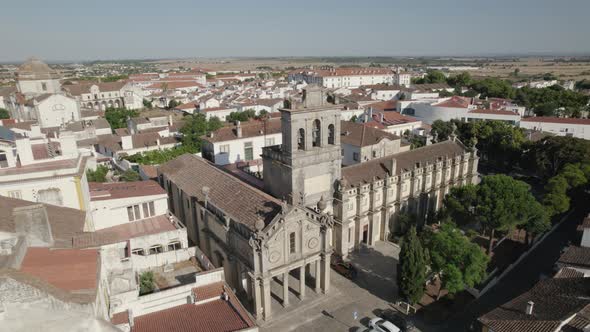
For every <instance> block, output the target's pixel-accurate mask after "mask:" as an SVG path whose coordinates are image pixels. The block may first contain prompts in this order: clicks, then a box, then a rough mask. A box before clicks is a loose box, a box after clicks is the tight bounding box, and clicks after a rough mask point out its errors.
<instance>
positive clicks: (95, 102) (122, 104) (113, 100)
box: [63, 82, 144, 111]
mask: <svg viewBox="0 0 590 332" xmlns="http://www.w3.org/2000/svg"><path fill="white" fill-rule="evenodd" d="M63 88H64V90H66V91H68V93H69V94H71V95H72V96H74V97H75V98H76V100H77V101H78V102H79V103H80V105H82V106H83V107H85V108H88V109H94V110H102V111H104V110H106V109H107V108H108V107H116V108H127V109H132V110H136V109H141V108H143V96H144V92H143V90H142V89H141V88H140V87H139V86H136V85H133V84H131V83H126V82H104V83H81V84H74V85H64V86H63Z"/></svg>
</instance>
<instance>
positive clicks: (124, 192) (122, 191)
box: [88, 180, 166, 201]
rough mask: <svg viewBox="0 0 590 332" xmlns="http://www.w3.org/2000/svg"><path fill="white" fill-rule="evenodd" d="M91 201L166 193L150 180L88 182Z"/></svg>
mask: <svg viewBox="0 0 590 332" xmlns="http://www.w3.org/2000/svg"><path fill="white" fill-rule="evenodd" d="M88 187H89V189H90V200H91V201H105V200H110V199H120V198H128V197H141V196H153V195H166V191H165V190H164V189H162V187H160V185H159V184H158V183H157V182H155V181H152V180H148V181H135V182H114V183H99V182H90V183H88Z"/></svg>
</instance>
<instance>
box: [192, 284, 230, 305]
mask: <svg viewBox="0 0 590 332" xmlns="http://www.w3.org/2000/svg"><path fill="white" fill-rule="evenodd" d="M224 291H225V282H223V281H218V282H214V283H212V284H208V285H205V286H200V287H195V288H193V294H195V302H200V301H204V300H209V299H213V298H220V297H221V295H222V294H223V292H224Z"/></svg>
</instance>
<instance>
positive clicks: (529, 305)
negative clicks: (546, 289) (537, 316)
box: [526, 301, 535, 315]
mask: <svg viewBox="0 0 590 332" xmlns="http://www.w3.org/2000/svg"><path fill="white" fill-rule="evenodd" d="M534 307H535V302H533V301H528V302H527V303H526V314H527V315H532V314H533V308H534Z"/></svg>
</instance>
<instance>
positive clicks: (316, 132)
mask: <svg viewBox="0 0 590 332" xmlns="http://www.w3.org/2000/svg"><path fill="white" fill-rule="evenodd" d="M320 126H321V123H320V120H317V119H316V120H314V121H313V131H312V132H311V139H312V142H313V146H320V145H321V140H322V130H321V129H320Z"/></svg>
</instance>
